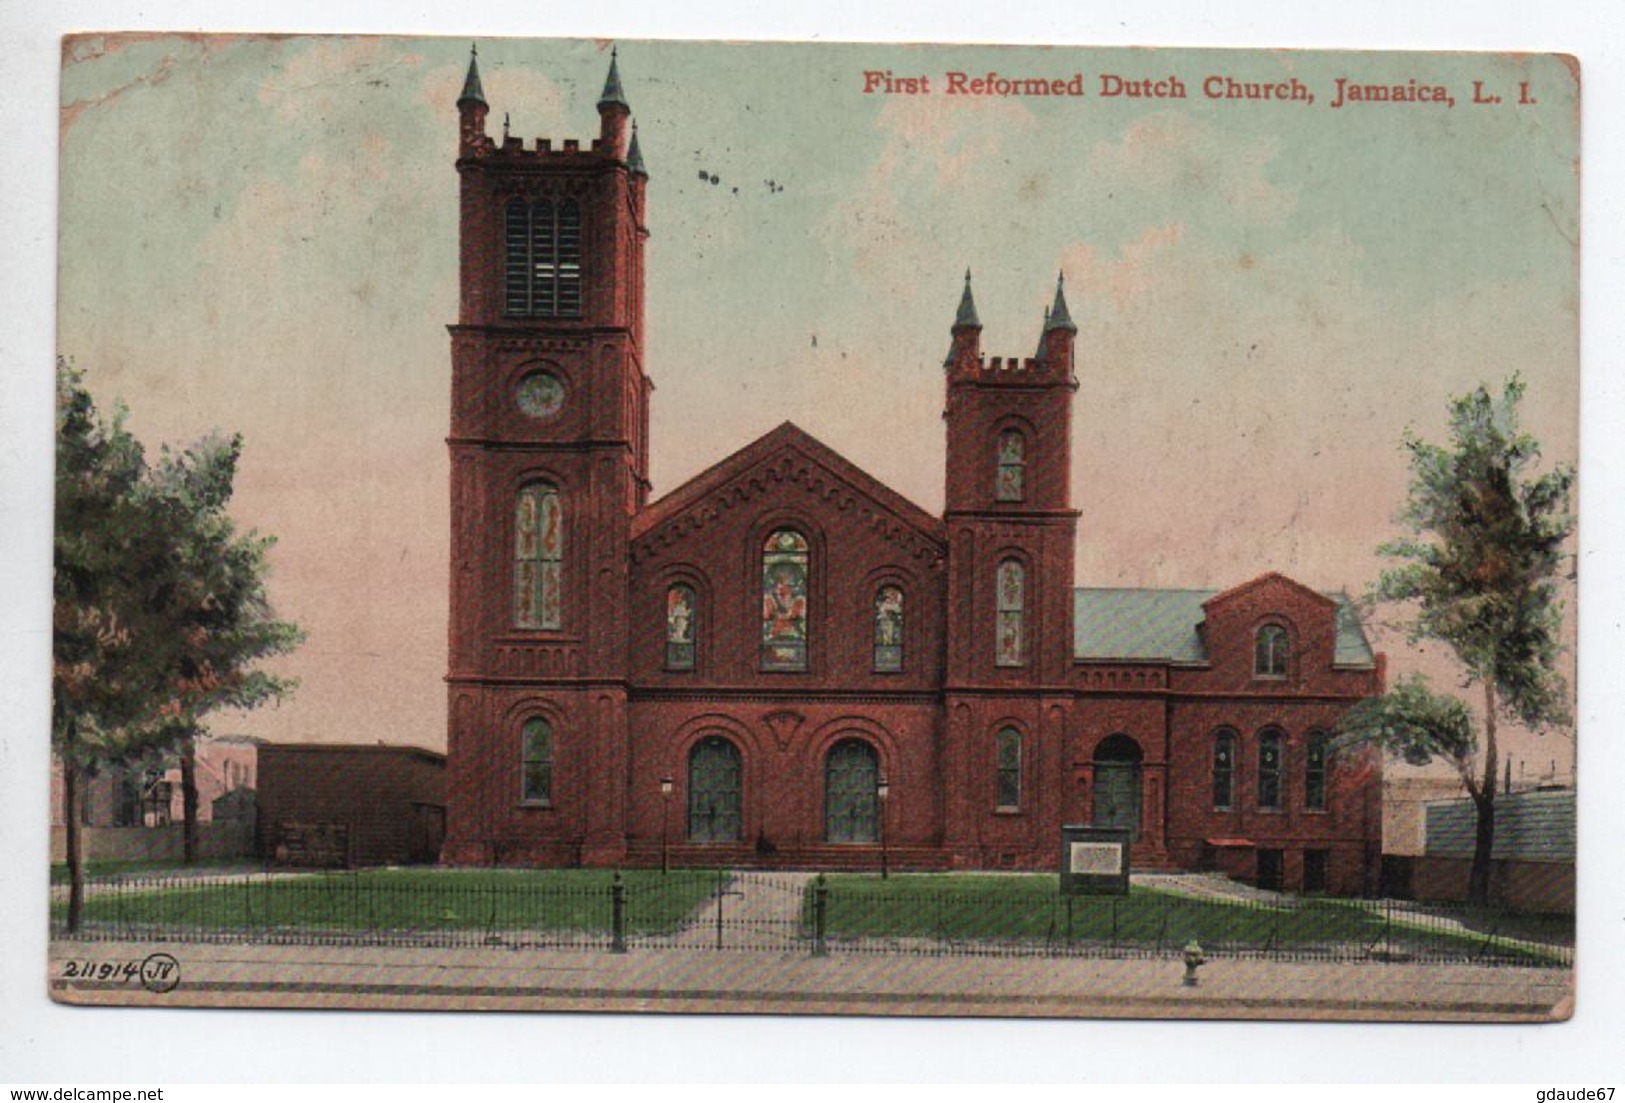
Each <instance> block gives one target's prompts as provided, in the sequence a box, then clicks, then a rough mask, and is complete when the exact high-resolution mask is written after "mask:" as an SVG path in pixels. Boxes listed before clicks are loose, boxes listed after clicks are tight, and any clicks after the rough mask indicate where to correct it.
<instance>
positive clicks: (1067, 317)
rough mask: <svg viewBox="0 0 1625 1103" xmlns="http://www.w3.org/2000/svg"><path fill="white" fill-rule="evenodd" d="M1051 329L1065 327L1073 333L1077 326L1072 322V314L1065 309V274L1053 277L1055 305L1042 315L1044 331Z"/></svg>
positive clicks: (1076, 330)
mask: <svg viewBox="0 0 1625 1103" xmlns="http://www.w3.org/2000/svg"><path fill="white" fill-rule="evenodd" d="M1052 329H1065V330H1070V331H1071V332H1073V333H1076V332H1078V327H1077V326H1075V325H1073V324H1072V315H1071V314H1069V313H1068V312H1067V309H1066V274H1065V273H1064V272H1062V273H1058V274H1057V275H1056V277H1055V305H1054V306H1052V307H1050V309H1049V311H1048V312H1047V313H1046V314H1045V316H1044V332H1045V333H1048V332H1049V331H1050V330H1052Z"/></svg>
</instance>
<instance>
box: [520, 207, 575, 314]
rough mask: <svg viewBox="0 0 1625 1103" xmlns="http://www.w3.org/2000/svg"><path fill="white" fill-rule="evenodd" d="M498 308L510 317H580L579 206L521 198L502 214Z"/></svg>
mask: <svg viewBox="0 0 1625 1103" xmlns="http://www.w3.org/2000/svg"><path fill="white" fill-rule="evenodd" d="M503 246H504V263H503V290H504V293H505V297H504V302H505V305H504V309H505V312H506V313H507V314H508V316H509V317H515V318H573V317H577V316H579V315H580V314H581V207H580V205H579V204H577V203H576V201H575V200H574V199H561V200H558V201H556V202H555V201H553V200H550V199H538V200H536V201H535V202H534V203H527V202H526V201H525V200H523V199H513V200H510V201H509V202H508V205H507V207H506V208H505V209H504V211H503Z"/></svg>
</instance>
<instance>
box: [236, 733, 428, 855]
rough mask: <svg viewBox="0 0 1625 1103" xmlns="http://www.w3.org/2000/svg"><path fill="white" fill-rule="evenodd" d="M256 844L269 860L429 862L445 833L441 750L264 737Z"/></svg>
mask: <svg viewBox="0 0 1625 1103" xmlns="http://www.w3.org/2000/svg"><path fill="white" fill-rule="evenodd" d="M258 796H259V827H258V845H259V851H260V855H261V857H262V858H264V859H265V861H267V862H268V863H270V864H272V865H285V866H306V867H356V866H378V865H410V864H432V863H434V862H436V861H438V860H439V857H440V844H441V842H442V841H443V840H444V838H445V834H446V756H445V755H443V754H441V753H440V752H438V751H430V750H425V749H424V748H422V747H412V746H398V745H390V744H383V743H379V744H371V745H369V744H345V743H266V744H264V745H262V746H261V747H260V755H259V794H258Z"/></svg>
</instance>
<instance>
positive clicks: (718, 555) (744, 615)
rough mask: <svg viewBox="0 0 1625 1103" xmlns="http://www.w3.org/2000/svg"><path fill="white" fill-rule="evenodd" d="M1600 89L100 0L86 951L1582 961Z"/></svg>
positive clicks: (151, 993) (1447, 986)
mask: <svg viewBox="0 0 1625 1103" xmlns="http://www.w3.org/2000/svg"><path fill="white" fill-rule="evenodd" d="M1579 109H1580V74H1579V68H1578V63H1577V62H1576V61H1575V60H1574V59H1573V58H1570V57H1567V56H1560V55H1542V54H1516V55H1514V54H1493V55H1492V54H1472V53H1455V54H1446V53H1395V52H1390V53H1376V52H1365V53H1362V52H1313V51H1284V50H1275V51H1264V50H1230V51H1226V50H1197V49H1138V50H1130V49H1120V48H1077V47H1050V48H1040V47H1001V46H993V45H974V46H973V45H952V46H949V45H898V44H886V45H879V44H876V45H864V44H814V43H721V42H672V41H642V40H623V41H613V42H612V41H586V40H529V39H517V38H481V39H475V40H472V41H470V40H467V39H450V38H392V37H316V36H287V35H275V36H272V35H254V34H231V35H227V34H206V35H205V34H192V35H188V34H156V33H142V34H136V33H123V34H121V33H106V34H78V35H73V36H70V37H68V38H67V39H65V40H64V43H63V67H62V92H61V142H60V155H61V166H60V181H61V189H60V190H61V201H60V226H59V257H60V277H59V313H58V349H59V360H58V364H57V449H58V453H57V456H58V465H57V483H56V486H57V532H56V547H55V553H56V575H55V580H56V589H55V598H56V604H55V619H54V641H55V652H54V656H53V659H54V662H53V693H54V707H53V714H52V733H51V734H52V747H53V751H54V769H53V782H52V784H53V793H52V816H53V826H52V855H51V861H52V867H51V877H52V889H51V917H50V922H51V941H50V954H49V962H48V970H49V973H48V977H49V979H48V984H49V988H50V992H51V995H52V997H53V998H54V999H57V1000H60V1001H64V1002H68V1003H81V1004H127V1005H138V1006H163V1007H174V1006H212V1007H304V1008H313V1007H357V1008H360V1007H366V1008H417V1009H452V1008H457V1009H525V1010H532V1009H535V1010H553V1011H648V1012H750V1013H774V1014H791V1015H810V1014H864V1015H925V1016H1036V1017H1084V1018H1089V1017H1112V1018H1121V1017H1131V1018H1202V1019H1238V1018H1245V1019H1260V1018H1262V1019H1359V1020H1493V1021H1537V1022H1538V1021H1548V1020H1552V1019H1563V1018H1566V1017H1568V1016H1569V1015H1571V1014H1572V1013H1573V1000H1574V987H1573V970H1574V960H1575V952H1576V948H1575V924H1574V901H1575V889H1576V862H1575V793H1576V773H1575V760H1576V755H1575V745H1576V732H1575V727H1576V721H1575V715H1574V713H1575V710H1574V696H1573V689H1572V687H1573V684H1574V649H1575V645H1576V636H1575V606H1576V600H1577V586H1578V578H1577V574H1578V571H1577V565H1576V548H1575V542H1574V531H1575V526H1576V515H1575V496H1574V480H1575V465H1576V463H1577V460H1578V422H1579V337H1578V334H1579V316H1578V311H1579V296H1578V250H1577V240H1578V227H1579V165H1580V159H1579V158H1580V149H1579Z"/></svg>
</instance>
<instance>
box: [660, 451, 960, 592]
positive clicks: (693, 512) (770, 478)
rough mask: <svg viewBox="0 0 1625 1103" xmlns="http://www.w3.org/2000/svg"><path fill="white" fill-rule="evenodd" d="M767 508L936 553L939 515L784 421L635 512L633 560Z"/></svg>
mask: <svg viewBox="0 0 1625 1103" xmlns="http://www.w3.org/2000/svg"><path fill="white" fill-rule="evenodd" d="M774 507H785V508H789V509H792V510H809V511H811V512H812V513H813V514H825V513H833V514H834V515H837V516H841V515H844V516H849V517H851V518H853V519H854V520H855V521H856V522H857V523H858V524H859V525H861V526H862V527H863V528H864V529H866V530H868V531H871V532H873V533H874V534H876V535H877V536H879V537H880V538H881V539H883V540H885V541H887V542H888V543H890V544H893V545H895V546H896V547H897V549H898V554H899V555H900V556H903V557H906V558H907V559H909V560H912V561H915V562H916V563H918V564H919V565H920V566H923V567H926V568H934V567H936V566H938V565H940V564H941V562H942V560H943V557H944V552H945V541H944V536H943V529H942V522H941V521H940V520H939V519H937V518H936V517H933V516H932V515H931V514H929V513H927V512H925V510H923V509H921V508H920V507H919V506H917V505H915V504H914V503H913V502H910V501H909V500H908V499H907V498H905V497H903V496H902V495H901V494H899V493H897V492H896V491H895V490H892V489H891V488H890V487H888V486H886V485H885V484H884V483H882V482H880V481H879V480H878V479H876V478H875V477H874V476H872V475H870V474H868V473H867V472H865V471H864V470H862V469H861V468H859V467H858V466H857V465H855V464H853V463H852V462H851V461H850V460H848V459H846V458H845V457H843V456H841V455H840V454H839V453H837V452H836V451H835V450H834V449H832V448H830V447H828V446H827V445H825V444H823V443H821V442H820V441H818V440H817V439H815V438H814V437H812V436H810V435H809V434H807V433H806V432H804V431H803V430H801V429H800V428H798V427H797V426H795V425H794V424H792V423H790V422H788V421H787V422H785V423H784V424H782V425H780V426H779V427H778V428H777V429H774V430H773V431H772V432H770V433H768V434H766V435H765V436H762V437H760V438H758V439H757V440H756V441H754V442H753V443H751V444H749V445H746V446H745V447H744V448H742V449H740V450H739V451H738V452H735V453H734V454H733V455H731V456H729V457H728V458H727V459H724V460H722V461H721V462H720V463H718V464H716V465H715V466H714V467H712V468H710V469H709V470H707V471H704V472H702V473H700V474H699V475H697V476H695V477H694V478H693V479H690V480H689V481H688V482H687V483H684V484H683V485H682V486H680V487H678V488H677V489H676V490H674V491H672V492H671V493H670V494H668V495H666V496H665V497H664V498H662V499H660V500H659V501H657V502H654V503H652V504H651V505H650V506H649V507H648V508H647V509H645V510H644V511H643V512H641V513H640V514H639V515H638V516H637V517H636V518H635V519H634V521H633V526H632V559H633V562H634V564H636V563H638V562H641V561H644V560H648V559H653V558H656V557H658V556H660V555H662V554H664V555H668V556H672V555H676V556H681V555H682V554H683V553H682V550H681V545H682V544H683V543H684V542H685V541H687V540H688V539H689V538H690V537H691V536H693V535H695V534H696V533H700V532H702V531H703V530H706V529H708V528H710V527H713V526H714V525H715V524H716V523H717V522H718V521H720V520H721V519H722V518H723V517H724V515H727V514H730V513H733V512H735V511H741V510H742V511H745V512H751V511H755V512H760V511H762V510H764V509H770V508H774Z"/></svg>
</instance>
